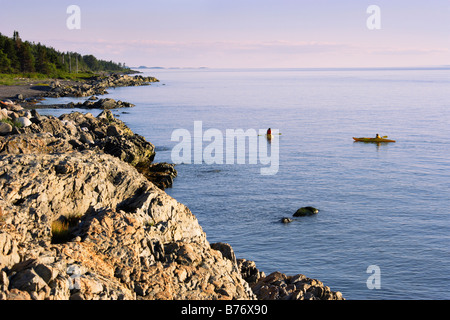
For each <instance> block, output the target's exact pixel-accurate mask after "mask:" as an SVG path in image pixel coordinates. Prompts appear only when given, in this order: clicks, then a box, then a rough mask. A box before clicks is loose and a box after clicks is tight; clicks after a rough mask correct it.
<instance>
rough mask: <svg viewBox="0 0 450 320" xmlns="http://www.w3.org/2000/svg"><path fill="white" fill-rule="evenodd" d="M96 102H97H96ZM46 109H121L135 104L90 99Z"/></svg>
mask: <svg viewBox="0 0 450 320" xmlns="http://www.w3.org/2000/svg"><path fill="white" fill-rule="evenodd" d="M95 100H96V101H95ZM45 107H46V108H49V109H52V108H54V109H75V108H76V109H103V110H110V109H119V108H132V107H134V104H132V103H129V102H123V101H121V100H117V101H116V100H114V99H111V98H106V99H99V100H97V99H88V100H86V101H85V102H80V103H73V102H70V103H68V104H56V105H46V106H45Z"/></svg>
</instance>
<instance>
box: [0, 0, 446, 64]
mask: <svg viewBox="0 0 450 320" xmlns="http://www.w3.org/2000/svg"><path fill="white" fill-rule="evenodd" d="M72 4H75V5H78V6H79V7H80V9H81V29H80V30H69V29H68V28H67V27H66V19H67V18H68V17H69V15H68V14H67V13H66V9H67V7H68V6H69V5H72ZM372 4H375V5H378V6H379V7H380V8H381V29H380V30H369V29H368V28H367V27H366V20H367V18H368V17H369V14H367V13H366V9H367V7H368V6H369V5H372ZM14 30H18V31H19V32H20V35H21V37H22V38H23V39H26V40H30V41H34V42H42V43H44V44H48V45H51V46H53V47H55V48H56V49H58V50H61V51H66V50H71V51H78V52H80V53H82V54H89V53H92V54H94V55H96V56H98V57H99V58H102V59H106V60H114V61H117V62H125V63H127V65H130V66H138V65H147V66H165V67H172V66H179V67H191V66H192V67H199V66H207V67H299V68H306V67H392V66H398V67H403V66H430V65H450V41H449V39H450V0H432V1H425V0H420V1H419V0H409V1H406V0H373V1H372V0H370V1H366V0H343V1H336V0H295V1H294V0H239V1H237V0H229V1H224V0H158V1H154V0H150V1H148V0H147V1H134V0H128V1H123V0H122V1H117V0H112V1H111V0H110V1H102V0H96V1H86V0H70V1H66V0H41V1H31V0H15V1H11V0H8V1H6V0H0V32H1V33H3V34H6V35H9V36H11V35H12V33H13V31H14Z"/></svg>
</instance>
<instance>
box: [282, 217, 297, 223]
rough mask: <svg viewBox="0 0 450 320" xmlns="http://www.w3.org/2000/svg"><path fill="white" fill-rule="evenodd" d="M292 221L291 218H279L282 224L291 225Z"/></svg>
mask: <svg viewBox="0 0 450 320" xmlns="http://www.w3.org/2000/svg"><path fill="white" fill-rule="evenodd" d="M292 221H294V220H293V219H291V218H287V217H284V218H281V222H282V223H291V222H292Z"/></svg>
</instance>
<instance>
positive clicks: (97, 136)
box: [0, 103, 343, 300]
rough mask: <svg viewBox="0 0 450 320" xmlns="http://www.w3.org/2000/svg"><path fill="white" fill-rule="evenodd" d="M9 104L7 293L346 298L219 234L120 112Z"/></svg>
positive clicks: (1, 216) (2, 279)
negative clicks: (262, 261)
mask: <svg viewBox="0 0 450 320" xmlns="http://www.w3.org/2000/svg"><path fill="white" fill-rule="evenodd" d="M0 107H1V109H0V117H1V118H0V121H1V122H0V124H1V125H2V128H1V131H0V132H1V133H0V300H96V299H109V300H122V299H125V300H136V299H139V300H141V299H142V300H154V299H160V300H217V299H220V300H231V299H241V300H305V299H307V300H316V299H321V300H342V299H343V297H342V294H341V293H340V292H335V291H332V290H331V289H330V288H329V287H327V286H325V285H324V284H323V283H322V282H320V281H318V280H316V279H310V278H307V277H306V276H304V275H301V274H298V275H294V276H288V275H285V274H282V273H279V272H274V273H272V274H270V275H268V276H266V275H265V274H264V273H263V272H261V271H259V270H258V269H257V268H256V265H255V263H254V262H253V261H248V260H245V259H237V258H236V256H235V253H234V251H233V249H232V247H231V246H230V245H228V244H225V243H215V244H210V243H209V242H208V241H207V239H206V234H205V233H204V232H203V230H202V228H201V226H200V225H199V223H198V220H197V218H196V217H195V215H194V214H193V213H192V212H191V211H190V210H189V209H188V208H187V207H186V206H185V205H183V204H181V203H179V202H177V201H176V200H175V199H173V198H171V197H170V196H169V195H167V194H166V193H165V192H164V189H165V188H167V187H170V186H171V185H172V182H173V179H174V178H175V177H176V175H177V173H176V170H175V168H174V166H173V165H172V164H167V163H160V164H158V163H154V162H153V160H154V157H155V147H154V145H153V144H151V143H150V142H148V141H146V140H145V138H143V137H142V136H139V135H137V134H135V133H133V132H132V131H131V130H130V129H129V128H128V127H127V126H126V125H125V124H124V123H123V122H122V121H120V120H118V119H116V118H115V117H114V116H113V114H112V112H111V111H110V110H109V108H103V109H104V110H103V111H102V112H101V113H100V114H99V115H98V116H97V117H94V116H93V115H92V114H90V113H80V112H72V113H70V114H64V115H62V116H60V117H58V118H56V117H53V116H43V115H40V114H39V113H38V112H37V111H36V110H35V109H31V110H29V109H26V108H23V107H22V106H20V105H19V104H17V103H3V104H2V105H1V106H0Z"/></svg>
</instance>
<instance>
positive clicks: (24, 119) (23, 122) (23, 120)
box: [17, 117, 32, 128]
mask: <svg viewBox="0 0 450 320" xmlns="http://www.w3.org/2000/svg"><path fill="white" fill-rule="evenodd" d="M17 121H18V122H19V123H20V124H21V125H22V127H25V128H26V127H28V126H31V124H32V122H31V121H30V119H28V118H27V117H20V118H19V119H17Z"/></svg>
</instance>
